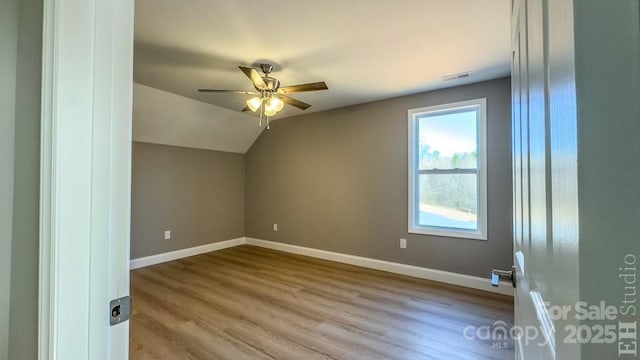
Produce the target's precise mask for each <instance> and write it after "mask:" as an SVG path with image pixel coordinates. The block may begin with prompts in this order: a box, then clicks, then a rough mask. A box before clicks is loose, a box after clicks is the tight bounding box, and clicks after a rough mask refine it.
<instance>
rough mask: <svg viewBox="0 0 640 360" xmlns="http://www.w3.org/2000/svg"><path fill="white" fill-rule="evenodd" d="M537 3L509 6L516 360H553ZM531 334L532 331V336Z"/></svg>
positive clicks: (544, 101) (536, 0)
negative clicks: (520, 331) (512, 19)
mask: <svg viewBox="0 0 640 360" xmlns="http://www.w3.org/2000/svg"><path fill="white" fill-rule="evenodd" d="M542 8H543V4H542V1H541V0H530V1H519V2H516V4H515V5H514V14H513V16H515V17H516V20H515V22H514V24H515V28H514V32H515V34H514V54H513V64H514V67H513V74H512V76H513V77H514V81H513V82H514V87H513V98H512V102H513V109H514V117H513V128H514V153H513V160H514V173H515V182H514V184H515V186H514V214H515V219H514V241H515V243H514V252H515V254H514V264H515V266H516V276H517V289H516V299H515V302H516V314H515V318H516V325H517V326H518V327H520V328H522V329H523V330H524V334H526V336H523V337H521V338H520V339H519V340H518V342H517V344H516V347H517V350H516V356H517V357H518V358H520V359H553V358H555V356H554V350H553V347H554V345H553V344H554V342H553V341H547V339H552V340H553V339H554V335H553V333H552V331H551V329H552V327H550V326H549V324H550V318H549V316H548V314H547V311H546V307H545V296H546V292H545V290H544V288H545V284H546V279H547V276H548V275H547V272H546V270H545V269H546V267H547V261H548V260H549V254H548V253H547V247H548V243H550V237H549V236H548V221H547V214H548V205H549V204H548V203H547V202H548V196H547V192H548V190H549V189H548V187H547V179H548V177H549V176H550V173H549V171H548V169H547V161H546V160H547V153H548V152H547V141H548V136H547V133H546V125H545V123H546V118H547V115H546V114H547V105H546V104H547V95H546V77H545V61H544V42H543V41H541V40H542V39H543V29H542V27H543V26H542V24H543V22H542ZM533 331H535V332H533Z"/></svg>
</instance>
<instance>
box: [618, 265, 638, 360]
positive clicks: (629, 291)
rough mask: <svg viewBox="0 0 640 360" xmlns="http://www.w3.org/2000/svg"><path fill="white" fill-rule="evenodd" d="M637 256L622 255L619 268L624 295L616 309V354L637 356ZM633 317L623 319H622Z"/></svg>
mask: <svg viewBox="0 0 640 360" xmlns="http://www.w3.org/2000/svg"><path fill="white" fill-rule="evenodd" d="M637 260H638V259H637V258H636V256H635V255H632V254H629V255H627V256H625V257H624V267H621V268H619V270H620V274H619V275H618V276H619V278H620V279H622V281H623V282H624V297H623V299H622V300H621V301H620V303H621V305H620V307H619V309H618V311H619V313H620V315H621V319H619V320H618V356H624V357H627V356H633V357H634V358H636V357H637V351H638V346H637V344H638V320H637V315H638V309H637V301H638V293H637V283H638V278H637V266H636V264H637ZM629 318H630V319H633V320H632V321H623V319H629Z"/></svg>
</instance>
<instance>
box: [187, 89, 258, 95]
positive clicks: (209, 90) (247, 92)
mask: <svg viewBox="0 0 640 360" xmlns="http://www.w3.org/2000/svg"><path fill="white" fill-rule="evenodd" d="M198 91H199V92H209V93H231V94H244V95H258V93H257V92H255V91H246V90H217V89H198Z"/></svg>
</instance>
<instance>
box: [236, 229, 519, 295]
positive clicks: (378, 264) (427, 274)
mask: <svg viewBox="0 0 640 360" xmlns="http://www.w3.org/2000/svg"><path fill="white" fill-rule="evenodd" d="M245 244H247V245H254V246H259V247H263V248H268V249H273V250H279V251H284V252H288V253H292V254H298V255H304V256H310V257H314V258H318V259H323V260H330V261H335V262H339V263H344V264H350V265H356V266H361V267H365V268H369V269H375V270H382V271H387V272H390V273H394V274H400V275H406V276H412V277H416V278H420V279H426V280H432V281H437V282H441V283H446V284H451V285H458V286H463V287H467V288H472V289H477V290H483V291H488V292H492V293H497V294H502V295H508V296H513V288H511V287H507V286H500V287H497V288H496V287H493V286H491V280H489V279H488V278H486V279H485V278H481V277H477V276H471V275H464V274H457V273H452V272H448V271H442V270H435V269H429V268H423V267H419V266H413V265H406V264H400V263H394V262H390V261H384V260H376V259H370V258H365V257H360V256H354V255H347V254H341V253H336V252H331V251H325V250H317V249H312V248H307V247H303V246H297V245H289V244H283V243H279V242H274V241H266V240H260V239H254V238H246V241H245Z"/></svg>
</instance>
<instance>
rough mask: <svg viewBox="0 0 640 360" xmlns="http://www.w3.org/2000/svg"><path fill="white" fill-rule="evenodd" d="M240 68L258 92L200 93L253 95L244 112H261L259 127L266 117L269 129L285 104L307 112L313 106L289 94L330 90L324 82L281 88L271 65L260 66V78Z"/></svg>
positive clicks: (214, 90)
mask: <svg viewBox="0 0 640 360" xmlns="http://www.w3.org/2000/svg"><path fill="white" fill-rule="evenodd" d="M238 67H239V68H240V70H242V72H243V73H244V74H245V75H246V76H247V77H248V78H249V79H250V80H251V82H252V83H253V87H254V88H255V89H256V91H245V90H216V89H198V91H199V92H210V93H235V94H244V95H253V97H252V98H250V99H249V100H247V106H245V108H244V109H242V111H253V112H256V111H258V110H260V124H259V125H260V126H262V118H263V117H264V118H266V123H267V129H268V128H269V118H270V117H272V116H274V115H276V114H277V113H278V112H280V111H281V110H282V109H283V108H284V104H285V103H286V104H289V105H291V106H293V107H296V108H298V109H300V110H306V109H308V108H309V107H311V105H309V104H307V103H305V102H302V101H300V100H297V99H294V98H292V97H290V96H288V94H292V93H298V92H306V91H317V90H327V89H329V88H328V87H327V84H325V82H324V81H320V82H314V83H308V84H299V85H291V86H284V87H280V81H279V80H278V79H276V78H274V77H271V76H270V74H271V72H272V71H273V65H271V64H260V70H262V72H263V73H264V76H260V74H259V73H258V71H257V70H256V69H254V68H252V67H244V66H238Z"/></svg>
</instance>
